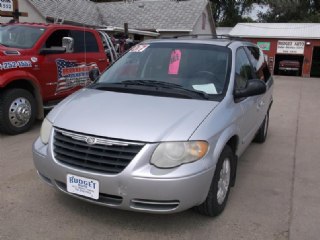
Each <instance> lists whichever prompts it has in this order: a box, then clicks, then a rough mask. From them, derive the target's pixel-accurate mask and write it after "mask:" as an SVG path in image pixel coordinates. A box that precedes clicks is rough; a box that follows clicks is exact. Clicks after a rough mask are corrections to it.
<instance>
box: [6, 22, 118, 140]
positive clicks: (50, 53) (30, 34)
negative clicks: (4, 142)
mask: <svg viewBox="0 0 320 240" xmlns="http://www.w3.org/2000/svg"><path fill="white" fill-rule="evenodd" d="M116 58H117V53H116V52H115V49H114V47H113V45H112V42H111V40H110V38H109V37H108V35H106V34H105V33H103V32H99V31H96V30H94V29H90V28H86V27H77V26H71V25H70V26H69V25H60V24H38V23H34V24H30V23H14V24H5V25H0V132H3V133H7V134H12V135H13V134H19V133H23V132H25V131H27V130H28V129H29V128H30V127H31V126H32V124H33V123H34V121H35V119H42V118H43V117H44V111H45V110H46V109H51V108H52V107H53V106H54V105H55V104H57V103H58V102H59V101H61V100H62V99H63V98H65V97H66V96H68V95H69V94H71V93H73V92H75V91H77V90H78V89H80V88H82V87H84V86H86V85H88V84H89V83H90V79H89V71H90V70H91V69H98V70H99V71H104V70H105V69H106V68H107V67H108V65H109V64H110V62H112V61H114V60H115V59H116Z"/></svg>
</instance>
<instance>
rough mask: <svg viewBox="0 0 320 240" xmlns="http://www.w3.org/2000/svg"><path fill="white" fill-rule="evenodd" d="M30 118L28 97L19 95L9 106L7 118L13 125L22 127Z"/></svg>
mask: <svg viewBox="0 0 320 240" xmlns="http://www.w3.org/2000/svg"><path fill="white" fill-rule="evenodd" d="M30 119H31V104H30V102H29V101H28V99H26V98H23V97H19V98H17V99H15V100H14V101H13V102H12V103H11V105H10V107H9V120H10V123H11V124H12V125H13V126H14V127H23V126H25V125H26V124H27V123H28V122H29V121H30Z"/></svg>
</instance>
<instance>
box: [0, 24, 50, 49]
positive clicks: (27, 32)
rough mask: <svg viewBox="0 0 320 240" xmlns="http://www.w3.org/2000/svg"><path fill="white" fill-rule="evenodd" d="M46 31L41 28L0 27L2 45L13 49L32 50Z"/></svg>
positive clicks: (0, 42)
mask: <svg viewBox="0 0 320 240" xmlns="http://www.w3.org/2000/svg"><path fill="white" fill-rule="evenodd" d="M44 31H45V29H44V28H40V27H29V26H17V25H5V26H2V27H0V44H1V45H3V46H6V47H12V48H24V49H27V48H31V47H32V46H33V45H34V44H35V43H36V42H37V41H38V39H39V38H40V36H41V35H42V34H43V33H44Z"/></svg>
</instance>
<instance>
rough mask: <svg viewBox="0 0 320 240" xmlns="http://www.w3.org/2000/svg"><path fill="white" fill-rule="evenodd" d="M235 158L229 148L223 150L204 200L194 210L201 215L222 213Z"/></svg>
mask: <svg viewBox="0 0 320 240" xmlns="http://www.w3.org/2000/svg"><path fill="white" fill-rule="evenodd" d="M234 163H235V156H234V153H233V151H232V150H231V148H230V147H229V146H225V148H224V149H223V151H222V153H221V155H220V157H219V160H218V163H217V166H216V170H215V173H214V176H213V179H212V182H211V186H210V189H209V192H208V196H207V198H206V200H205V201H204V202H203V203H202V204H201V205H199V206H197V207H196V209H197V210H198V211H199V212H200V213H201V214H203V215H207V216H211V217H213V216H218V215H219V214H220V213H222V212H223V210H224V208H225V206H226V203H227V200H228V196H229V192H230V187H231V180H232V176H234V174H233V171H235V169H234V167H233V165H234Z"/></svg>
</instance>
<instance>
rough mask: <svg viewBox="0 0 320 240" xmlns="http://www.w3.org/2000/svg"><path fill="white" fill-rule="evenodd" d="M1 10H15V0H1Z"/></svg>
mask: <svg viewBox="0 0 320 240" xmlns="http://www.w3.org/2000/svg"><path fill="white" fill-rule="evenodd" d="M0 11H4V12H13V0H0Z"/></svg>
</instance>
